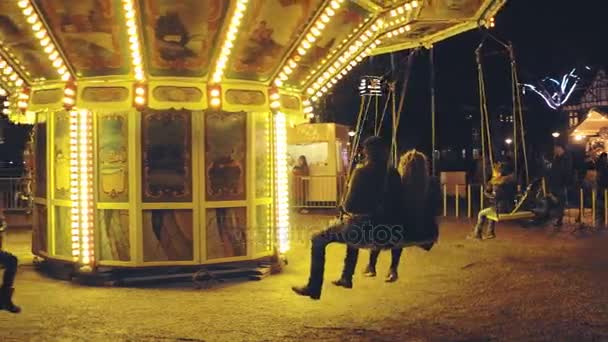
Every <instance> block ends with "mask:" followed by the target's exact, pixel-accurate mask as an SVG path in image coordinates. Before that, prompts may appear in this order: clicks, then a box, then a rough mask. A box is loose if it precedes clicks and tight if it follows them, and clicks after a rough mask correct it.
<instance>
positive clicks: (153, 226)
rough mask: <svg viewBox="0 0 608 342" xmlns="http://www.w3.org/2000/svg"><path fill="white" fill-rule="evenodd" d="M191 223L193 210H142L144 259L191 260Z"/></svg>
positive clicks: (192, 252) (192, 251)
mask: <svg viewBox="0 0 608 342" xmlns="http://www.w3.org/2000/svg"><path fill="white" fill-rule="evenodd" d="M192 224H193V223H192V210H167V209H162V210H161V209H159V210H144V212H143V248H144V261H188V260H192V259H193V257H194V249H193V241H194V240H193V238H192Z"/></svg>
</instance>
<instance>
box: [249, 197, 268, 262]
mask: <svg viewBox="0 0 608 342" xmlns="http://www.w3.org/2000/svg"><path fill="white" fill-rule="evenodd" d="M271 209H272V206H271V205H270V204H263V205H258V206H256V207H255V215H256V216H255V231H254V234H255V236H254V238H253V249H254V251H255V253H263V252H268V251H270V250H272V243H271V241H272V240H271V239H272V232H271V231H270V228H271V226H272V225H271V222H270V220H271V218H272V216H271Z"/></svg>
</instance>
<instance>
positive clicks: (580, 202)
mask: <svg viewBox="0 0 608 342" xmlns="http://www.w3.org/2000/svg"><path fill="white" fill-rule="evenodd" d="M584 199H585V198H584V193H583V189H580V190H579V199H578V216H579V217H580V218H581V219H580V220H581V222H580V223H581V224H583V216H585V203H583V201H584Z"/></svg>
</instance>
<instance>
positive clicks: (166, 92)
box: [152, 86, 203, 102]
mask: <svg viewBox="0 0 608 342" xmlns="http://www.w3.org/2000/svg"><path fill="white" fill-rule="evenodd" d="M152 96H154V99H156V100H157V101H165V102H200V101H202V99H203V92H202V91H201V90H200V89H198V88H194V87H170V86H159V87H156V88H154V90H153V91H152Z"/></svg>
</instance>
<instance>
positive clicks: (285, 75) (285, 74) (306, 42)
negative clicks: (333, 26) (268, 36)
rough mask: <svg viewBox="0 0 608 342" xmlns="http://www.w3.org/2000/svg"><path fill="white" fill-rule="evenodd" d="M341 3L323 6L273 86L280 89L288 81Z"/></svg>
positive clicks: (335, 0) (332, 2) (336, 0)
mask: <svg viewBox="0 0 608 342" xmlns="http://www.w3.org/2000/svg"><path fill="white" fill-rule="evenodd" d="M343 3H344V0H332V1H331V2H330V3H329V4H327V5H326V6H325V8H324V9H323V12H321V15H320V16H319V17H318V18H317V20H316V21H315V23H314V24H313V26H312V27H311V28H310V31H309V32H308V33H307V34H306V36H304V39H303V40H302V41H301V42H300V45H299V46H298V48H297V49H296V52H297V54H296V55H295V56H294V57H292V58H290V59H289V60H287V63H285V65H284V66H283V69H282V70H281V71H280V72H279V75H278V76H277V78H276V79H275V80H274V85H276V86H277V87H280V86H282V85H283V83H284V82H285V81H287V80H288V79H289V75H291V74H292V73H293V71H294V70H295V68H296V67H297V66H298V61H299V60H300V59H301V58H302V57H303V56H305V55H306V54H307V53H308V50H310V48H311V47H312V46H313V44H314V43H315V41H316V40H317V39H318V38H319V37H320V36H321V34H323V30H325V28H326V27H327V24H328V23H329V22H330V21H331V18H332V17H333V16H334V15H336V11H337V10H339V9H340V7H342V4H343Z"/></svg>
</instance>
